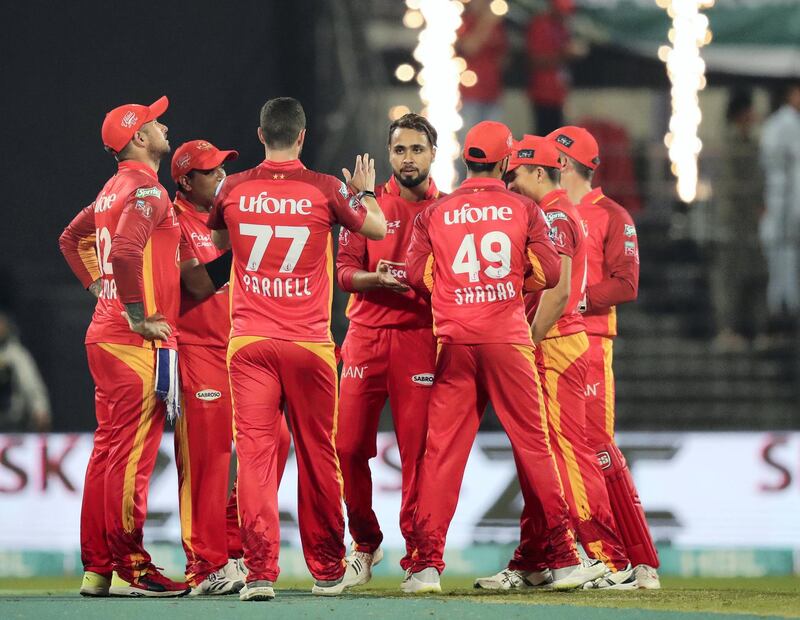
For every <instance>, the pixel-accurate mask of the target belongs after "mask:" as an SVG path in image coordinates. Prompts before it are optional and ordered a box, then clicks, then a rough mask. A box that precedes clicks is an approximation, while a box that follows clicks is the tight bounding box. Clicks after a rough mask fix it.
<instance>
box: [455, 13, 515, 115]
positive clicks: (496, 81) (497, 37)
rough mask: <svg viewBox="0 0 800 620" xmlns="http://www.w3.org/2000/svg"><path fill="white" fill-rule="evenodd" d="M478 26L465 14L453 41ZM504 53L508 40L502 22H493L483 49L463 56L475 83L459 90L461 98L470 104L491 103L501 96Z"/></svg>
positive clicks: (470, 14) (475, 19)
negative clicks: (472, 102)
mask: <svg viewBox="0 0 800 620" xmlns="http://www.w3.org/2000/svg"><path fill="white" fill-rule="evenodd" d="M477 24H478V16H477V15H475V14H474V13H465V14H464V18H463V21H462V22H461V27H460V28H459V29H458V33H457V35H456V36H457V37H458V38H459V39H460V38H462V37H464V36H466V35H468V34H469V33H470V32H471V31H472V30H474V29H475V27H476V26H477ZM507 50H508V37H507V36H506V27H505V24H504V23H503V20H502V19H499V20H497V22H496V23H495V25H494V27H493V28H492V32H491V34H490V35H489V37H488V38H487V39H486V42H485V43H484V44H483V46H482V47H481V48H480V49H479V50H478V51H477V52H476V53H475V54H473V55H472V56H467V55H466V54H464V60H466V61H467V69H470V70H472V71H474V72H475V75H476V76H477V77H478V81H477V82H476V83H475V85H474V86H464V85H463V84H462V85H461V86H460V89H461V98H462V99H468V100H470V101H484V102H492V101H496V100H497V99H499V98H500V95H501V94H502V92H503V59H504V58H505V55H506V51H507Z"/></svg>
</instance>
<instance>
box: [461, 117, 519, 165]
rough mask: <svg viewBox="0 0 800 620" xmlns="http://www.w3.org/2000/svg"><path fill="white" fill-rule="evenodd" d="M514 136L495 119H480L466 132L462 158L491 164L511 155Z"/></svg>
mask: <svg viewBox="0 0 800 620" xmlns="http://www.w3.org/2000/svg"><path fill="white" fill-rule="evenodd" d="M513 144H514V138H513V137H512V135H511V130H510V129H509V128H508V127H506V126H505V125H503V123H498V122H496V121H481V122H480V123H478V124H477V125H475V126H474V127H473V128H472V129H470V130H469V131H468V132H467V137H466V138H465V139H464V159H466V160H467V161H475V162H479V163H485V164H492V163H494V162H498V161H501V160H503V159H505V158H506V157H508V156H509V155H511V147H512V145H513Z"/></svg>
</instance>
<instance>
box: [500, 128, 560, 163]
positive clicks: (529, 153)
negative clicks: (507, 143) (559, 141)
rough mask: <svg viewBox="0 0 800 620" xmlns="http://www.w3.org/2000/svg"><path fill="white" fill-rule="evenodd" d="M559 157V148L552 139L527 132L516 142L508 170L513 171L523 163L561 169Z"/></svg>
mask: <svg viewBox="0 0 800 620" xmlns="http://www.w3.org/2000/svg"><path fill="white" fill-rule="evenodd" d="M558 158H559V154H558V149H557V148H556V145H555V143H554V142H553V141H552V140H548V139H547V138H543V137H542V136H531V135H529V134H525V135H524V136H522V140H520V141H519V142H515V143H514V150H513V151H512V153H511V161H510V162H508V171H509V172H511V171H512V170H515V169H516V168H519V167H520V166H522V165H527V166H547V167H548V168H559V169H560V168H561V162H560V161H559V159H558Z"/></svg>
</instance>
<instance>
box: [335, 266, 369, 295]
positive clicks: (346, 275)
mask: <svg viewBox="0 0 800 620" xmlns="http://www.w3.org/2000/svg"><path fill="white" fill-rule="evenodd" d="M336 280H337V283H338V284H339V288H340V289H342V290H343V291H344V292H345V293H363V292H365V291H371V290H373V289H376V288H378V287H379V284H378V274H377V273H374V272H371V271H365V270H364V269H359V268H358V267H351V266H340V267H338V269H337V271H336Z"/></svg>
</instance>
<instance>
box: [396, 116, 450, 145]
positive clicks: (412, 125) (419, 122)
mask: <svg viewBox="0 0 800 620" xmlns="http://www.w3.org/2000/svg"><path fill="white" fill-rule="evenodd" d="M395 129H413V130H414V131H418V132H420V133H424V134H425V135H426V136H428V142H429V143H430V145H431V148H433V147H435V146H436V140H437V139H438V137H439V135H438V134H437V133H436V128H435V127H434V126H433V125H431V123H430V121H429V120H428V119H427V118H425V117H424V116H420V115H419V114H414V113H413V112H409V113H408V114H403V116H401V117H400V118H398V119H396V120H394V121H392V124H391V125H389V140H388V141H387V144H391V143H392V135H393V134H394V130H395Z"/></svg>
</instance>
